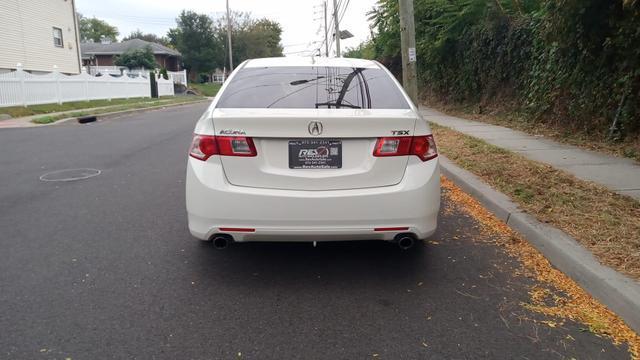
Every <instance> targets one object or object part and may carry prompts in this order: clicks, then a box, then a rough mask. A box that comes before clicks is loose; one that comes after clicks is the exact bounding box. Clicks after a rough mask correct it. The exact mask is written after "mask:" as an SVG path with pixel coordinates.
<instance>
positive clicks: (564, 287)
mask: <svg viewBox="0 0 640 360" xmlns="http://www.w3.org/2000/svg"><path fill="white" fill-rule="evenodd" d="M442 188H443V190H444V196H445V197H446V198H447V199H448V200H451V201H450V203H451V204H452V205H453V206H454V207H456V208H457V209H458V210H460V211H462V212H463V213H466V214H468V215H470V216H471V217H473V218H474V219H475V220H476V221H477V222H478V223H479V224H480V228H479V230H480V232H481V233H483V234H485V235H491V236H487V237H486V239H483V241H487V242H493V243H495V244H497V245H500V246H501V247H502V248H504V250H505V252H506V253H507V254H508V255H509V256H511V257H513V258H515V259H517V260H519V263H520V264H521V266H520V269H518V271H517V275H522V276H527V277H530V278H532V279H535V280H537V283H538V284H537V285H535V286H532V287H531V288H530V289H529V296H530V302H529V303H526V304H522V305H523V306H524V307H525V308H527V309H529V310H531V311H534V312H537V313H540V314H543V315H545V316H548V317H552V318H554V319H553V320H546V321H542V323H544V324H545V325H546V326H549V327H556V326H559V325H561V324H562V323H563V319H569V320H572V321H576V322H578V323H581V324H584V325H586V326H587V330H588V331H590V332H592V333H594V334H596V335H598V336H604V337H608V338H610V339H611V340H612V341H613V343H614V344H616V345H619V344H623V343H626V344H627V345H628V348H629V352H630V354H631V357H632V358H633V359H636V360H640V336H638V334H636V333H635V332H634V331H633V330H632V329H631V328H629V326H627V324H625V322H624V321H623V320H622V319H621V318H620V317H619V316H618V315H616V314H615V313H613V312H612V311H611V310H609V309H608V308H607V307H605V306H604V305H602V304H601V303H600V302H598V301H597V300H595V299H594V298H593V297H591V295H589V294H588V293H587V292H586V291H584V290H583V289H582V288H581V287H580V286H579V285H578V284H576V283H575V282H574V281H573V280H572V279H571V278H569V277H568V276H567V275H565V274H564V273H562V272H561V271H559V270H557V269H555V268H553V267H552V266H551V264H550V263H549V261H548V260H547V259H546V258H545V257H544V256H543V255H542V254H541V253H540V252H538V250H536V249H535V248H534V247H533V246H531V244H529V243H528V242H527V241H525V240H523V239H522V238H521V237H520V235H519V234H517V233H516V232H515V231H513V230H512V229H511V228H509V227H508V226H507V225H506V224H505V223H504V222H502V221H501V220H499V219H498V218H496V217H495V216H494V215H493V214H491V213H490V212H489V211H488V210H486V209H485V208H484V207H483V206H482V205H480V203H479V202H477V201H476V200H475V199H473V198H472V197H471V196H470V195H468V194H466V193H465V192H463V191H462V190H461V189H460V188H458V187H457V186H455V185H454V184H453V183H452V182H451V181H450V180H448V179H446V178H445V177H442ZM489 239H490V240H489Z"/></svg>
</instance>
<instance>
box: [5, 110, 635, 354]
mask: <svg viewBox="0 0 640 360" xmlns="http://www.w3.org/2000/svg"><path fill="white" fill-rule="evenodd" d="M205 106H206V105H203V104H199V105H190V106H184V107H179V108H171V109H166V110H162V111H149V112H146V113H142V114H137V115H130V116H126V117H122V118H116V119H108V120H104V121H100V122H98V123H94V124H89V125H79V124H72V123H69V124H62V125H56V126H50V127H44V128H29V129H5V130H0V183H1V184H2V186H1V187H0V358H2V359H66V358H71V359H110V358H113V359H134V358H135V359H176V358H179V359H232V358H247V359H303V358H304V359H315V358H318V359H362V358H381V359H417V358H430V359H481V358H486V359H506V358H513V359H556V358H557V359H562V358H572V357H573V358H579V359H589V358H592V359H614V358H615V359H620V358H628V353H627V351H626V348H624V347H616V346H614V345H612V344H611V343H610V341H609V340H607V339H604V338H600V337H597V336H595V335H593V334H591V333H589V332H585V331H580V325H578V324H573V323H571V322H567V323H565V325H564V326H561V327H557V328H550V327H548V326H542V325H540V324H539V323H537V322H535V321H533V320H535V319H541V317H540V316H539V315H536V314H533V313H530V312H528V311H527V310H525V309H524V308H523V307H522V306H521V305H520V304H521V302H526V301H527V299H528V294H527V288H528V286H529V285H531V283H530V281H532V280H527V279H522V278H519V277H516V276H515V275H513V269H514V268H515V266H516V264H514V262H516V260H513V259H510V258H508V257H507V256H506V255H505V254H503V253H502V250H501V249H500V248H498V247H496V246H493V245H488V244H480V243H478V242H474V241H473V239H474V237H475V236H479V234H478V230H476V227H475V225H476V224H475V223H474V220H473V219H472V218H470V217H467V216H463V215H462V214H460V213H459V212H457V211H456V210H455V209H453V208H452V207H451V206H450V204H447V203H446V202H445V203H444V204H443V208H444V209H447V211H443V213H442V215H441V222H440V226H439V231H438V232H437V233H436V235H435V237H434V239H433V240H434V241H436V242H437V243H438V245H434V244H435V243H434V244H428V245H423V246H420V247H419V248H417V249H415V250H414V251H409V252H402V251H399V249H397V248H396V247H395V246H392V245H390V244H383V243H376V242H359V243H327V244H320V246H318V247H317V248H313V247H312V246H311V245H309V244H240V245H235V246H231V247H230V248H228V249H227V250H225V251H219V250H216V249H214V248H213V247H212V246H210V245H207V244H203V243H201V242H199V241H196V240H194V239H193V238H191V236H190V235H189V233H188V230H187V224H186V214H185V205H184V175H185V164H186V153H187V148H188V145H189V142H190V139H191V134H192V130H193V125H194V123H195V120H196V119H197V118H198V117H199V115H200V114H201V113H202V111H203V110H204V108H205ZM72 168H95V169H99V170H101V174H100V175H98V176H95V177H92V178H88V179H85V180H79V181H70V182H43V181H41V180H40V179H39V178H40V176H42V175H43V174H45V173H47V172H50V171H55V170H62V169H72ZM454 234H455V238H454ZM489 275H490V276H489ZM567 339H571V340H567Z"/></svg>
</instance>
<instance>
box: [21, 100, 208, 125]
mask: <svg viewBox="0 0 640 360" xmlns="http://www.w3.org/2000/svg"><path fill="white" fill-rule="evenodd" d="M203 99H205V98H203V97H201V96H180V97H173V96H169V97H162V98H160V99H150V100H149V101H140V102H137V103H130V104H123V105H115V106H109V107H105V108H101V109H96V110H85V111H82V110H81V111H72V112H66V113H64V114H57V115H45V116H41V117H37V118H35V119H33V120H31V122H33V123H35V124H50V123H52V122H56V121H58V120H62V119H68V118H74V117H80V116H87V115H100V114H104V113H110V112H115V111H124V110H133V109H145V108H150V107H154V106H162V105H179V104H188V103H191V102H195V101H201V100H203Z"/></svg>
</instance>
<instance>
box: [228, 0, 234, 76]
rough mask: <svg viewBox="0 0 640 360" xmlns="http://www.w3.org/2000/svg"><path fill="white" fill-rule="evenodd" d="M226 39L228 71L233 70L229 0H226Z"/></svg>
mask: <svg viewBox="0 0 640 360" xmlns="http://www.w3.org/2000/svg"><path fill="white" fill-rule="evenodd" d="M227 40H229V72H233V49H232V48H231V14H230V13H229V0H227Z"/></svg>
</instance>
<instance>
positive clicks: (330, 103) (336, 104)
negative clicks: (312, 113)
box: [316, 101, 362, 109]
mask: <svg viewBox="0 0 640 360" xmlns="http://www.w3.org/2000/svg"><path fill="white" fill-rule="evenodd" d="M319 106H326V107H327V108H329V109H331V107H335V108H336V109H340V108H341V107H346V108H351V109H362V107H361V106H358V105H351V104H345V103H344V102H343V103H339V102H337V101H327V102H323V103H316V109H317V108H318V107H319Z"/></svg>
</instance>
